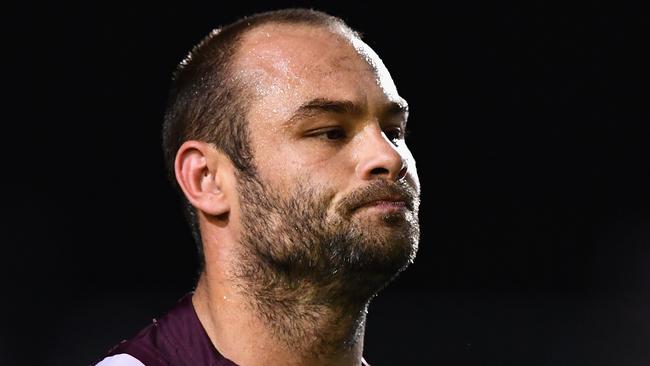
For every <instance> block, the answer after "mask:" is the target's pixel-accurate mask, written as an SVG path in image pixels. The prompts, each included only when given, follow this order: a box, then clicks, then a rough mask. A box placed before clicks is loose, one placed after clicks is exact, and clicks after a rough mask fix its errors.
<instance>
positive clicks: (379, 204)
mask: <svg viewBox="0 0 650 366" xmlns="http://www.w3.org/2000/svg"><path fill="white" fill-rule="evenodd" d="M365 208H368V209H375V210H380V211H402V210H406V209H410V208H409V204H408V200H406V199H405V198H403V197H400V196H386V197H381V198H377V199H374V200H371V201H367V202H365V203H363V204H361V205H359V206H358V207H356V208H355V209H354V210H355V211H357V210H360V209H365Z"/></svg>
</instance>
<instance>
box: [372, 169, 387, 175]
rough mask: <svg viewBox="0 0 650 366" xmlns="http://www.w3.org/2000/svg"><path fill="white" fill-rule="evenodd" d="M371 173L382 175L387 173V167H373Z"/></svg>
mask: <svg viewBox="0 0 650 366" xmlns="http://www.w3.org/2000/svg"><path fill="white" fill-rule="evenodd" d="M370 174H371V175H384V174H388V169H386V168H374V169H373V170H371V171H370Z"/></svg>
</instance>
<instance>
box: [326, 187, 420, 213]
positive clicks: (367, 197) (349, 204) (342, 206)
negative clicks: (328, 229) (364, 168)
mask: <svg viewBox="0 0 650 366" xmlns="http://www.w3.org/2000/svg"><path fill="white" fill-rule="evenodd" d="M417 199H418V193H417V191H416V190H415V188H414V187H412V186H411V185H409V184H408V183H406V182H405V181H403V180H401V181H398V182H389V181H386V180H384V179H378V180H375V181H372V182H371V183H369V184H368V185H367V186H365V187H363V188H359V189H357V190H355V191H353V192H351V193H350V194H348V195H346V196H345V197H343V198H342V199H341V200H340V201H339V202H338V203H337V205H336V210H337V211H338V212H339V213H340V214H342V215H346V214H350V213H352V212H354V211H355V210H357V209H358V208H360V207H363V206H366V205H369V204H371V203H373V202H376V201H402V202H404V204H405V206H406V208H407V209H409V210H410V211H413V210H414V209H415V202H416V200H417Z"/></svg>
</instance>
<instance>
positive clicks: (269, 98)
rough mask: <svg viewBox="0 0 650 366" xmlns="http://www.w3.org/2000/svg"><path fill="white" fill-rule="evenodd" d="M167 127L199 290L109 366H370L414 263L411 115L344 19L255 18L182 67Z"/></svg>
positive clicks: (313, 14)
mask: <svg viewBox="0 0 650 366" xmlns="http://www.w3.org/2000/svg"><path fill="white" fill-rule="evenodd" d="M174 76H175V77H174V85H173V89H172V93H171V98H170V104H169V108H168V112H167V114H166V119H165V124H164V128H163V145H164V146H163V147H164V151H165V155H166V159H167V162H168V165H169V171H170V175H171V177H172V181H173V182H174V184H175V185H176V186H177V187H178V188H179V191H180V192H181V193H182V195H183V197H184V200H185V202H186V203H187V207H186V208H187V210H186V211H187V217H188V221H189V223H190V226H191V227H192V229H193V234H194V236H195V239H196V241H197V243H198V246H199V253H200V255H201V258H202V268H201V275H200V278H199V280H198V283H197V286H196V289H195V291H194V292H193V293H190V294H188V295H186V296H185V297H184V298H183V299H181V300H180V302H179V304H178V305H177V306H176V308H174V309H173V310H171V311H170V312H169V313H168V314H166V315H165V316H164V317H162V318H161V319H159V320H157V321H154V323H153V324H151V325H150V326H149V327H147V328H145V329H144V330H142V331H141V332H140V333H139V334H138V335H137V336H136V337H134V338H133V339H131V340H129V341H126V342H123V343H121V344H120V345H118V346H117V347H116V348H114V349H113V350H112V351H111V352H110V353H109V356H108V357H106V358H105V359H104V360H102V361H101V362H100V363H99V365H101V366H112V365H143V364H144V365H147V366H157V365H193V366H196V365H240V366H258V365H266V366H269V365H278V366H285V365H312V366H313V365H341V366H351V365H355V366H356V365H362V364H365V361H364V360H363V358H362V349H363V336H364V328H365V319H366V312H367V307H368V303H369V302H370V299H371V298H372V297H373V296H374V295H375V294H376V293H377V292H378V291H379V290H380V289H381V288H383V287H384V286H385V285H386V284H387V283H388V282H390V281H391V280H392V279H393V278H394V277H395V276H396V275H397V274H398V273H399V272H400V271H401V270H403V269H404V268H405V267H406V266H407V265H408V264H409V263H411V262H412V261H413V258H414V256H415V253H416V251H417V245H418V239H419V224H418V217H417V214H418V206H419V191H420V188H419V181H418V177H417V173H416V168H415V161H414V159H413V157H412V155H411V153H410V151H409V149H408V147H407V146H406V143H405V141H404V133H405V128H406V119H407V115H408V109H407V104H406V102H405V101H404V100H403V99H402V98H401V97H400V96H399V95H398V93H397V90H396V88H395V85H394V83H393V80H392V79H391V77H390V75H389V73H388V70H387V69H386V67H385V66H384V64H383V63H382V61H381V60H380V59H379V57H378V56H377V55H376V54H375V53H374V51H373V50H372V49H370V47H369V46H368V45H367V44H365V43H364V42H363V41H362V40H361V39H360V37H359V35H358V34H357V33H355V32H354V31H353V30H351V29H350V28H349V27H348V26H347V25H345V24H344V23H343V22H342V21H341V20H340V19H338V18H334V17H331V16H329V15H327V14H324V13H321V12H317V11H312V10H301V9H292V10H281V11H274V12H267V13H261V14H256V15H253V16H251V17H248V18H245V19H243V20H240V21H238V22H235V23H233V24H231V25H229V26H226V27H224V28H221V29H220V30H216V31H214V32H212V33H211V34H210V35H209V36H208V37H207V38H206V39H205V40H203V41H202V42H201V43H200V44H199V45H197V46H196V47H195V48H194V49H193V50H192V52H191V53H190V55H189V56H188V57H187V58H186V59H185V60H184V61H183V62H181V64H180V66H179V68H178V70H177V72H176V73H175V75H174Z"/></svg>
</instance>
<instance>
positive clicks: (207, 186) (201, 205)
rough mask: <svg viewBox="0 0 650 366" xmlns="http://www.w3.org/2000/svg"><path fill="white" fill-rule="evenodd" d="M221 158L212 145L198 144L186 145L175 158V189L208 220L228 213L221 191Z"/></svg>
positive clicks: (227, 205)
mask: <svg viewBox="0 0 650 366" xmlns="http://www.w3.org/2000/svg"><path fill="white" fill-rule="evenodd" d="M223 158H224V157H223V156H222V154H220V153H219V152H217V151H216V150H215V149H214V148H213V147H212V146H211V145H209V144H207V143H204V142H200V141H186V142H185V143H183V145H181V147H180V148H179V149H178V152H177V154H176V160H175V163H174V171H175V174H176V181H177V182H178V185H179V186H180V188H181V190H182V191H183V193H184V195H185V197H186V198H187V200H188V201H189V202H190V204H192V206H194V207H196V208H197V209H198V210H200V211H201V212H203V213H204V214H206V215H209V216H221V215H223V214H225V213H228V212H229V211H230V204H229V202H228V197H227V195H226V193H225V190H224V189H223V187H222V184H223V183H224V179H223V177H222V172H221V171H220V170H221V165H223V164H224V163H225V162H224V161H223Z"/></svg>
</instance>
